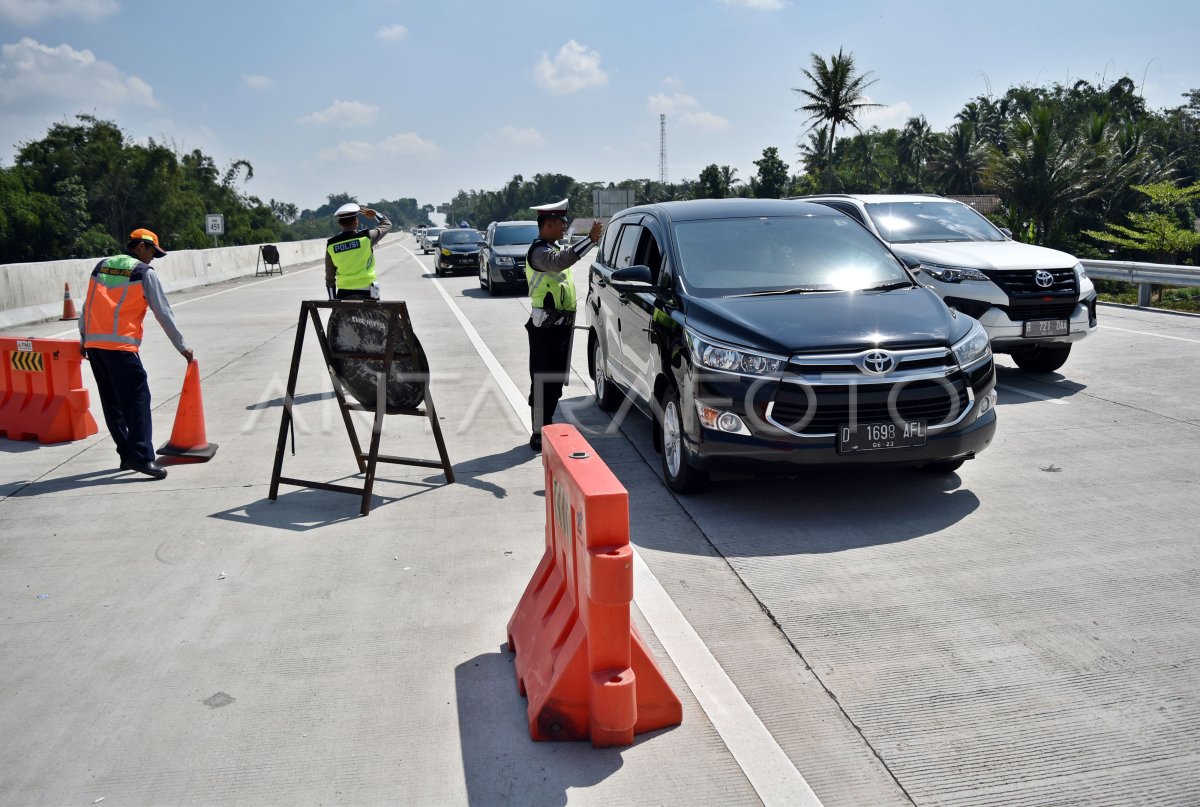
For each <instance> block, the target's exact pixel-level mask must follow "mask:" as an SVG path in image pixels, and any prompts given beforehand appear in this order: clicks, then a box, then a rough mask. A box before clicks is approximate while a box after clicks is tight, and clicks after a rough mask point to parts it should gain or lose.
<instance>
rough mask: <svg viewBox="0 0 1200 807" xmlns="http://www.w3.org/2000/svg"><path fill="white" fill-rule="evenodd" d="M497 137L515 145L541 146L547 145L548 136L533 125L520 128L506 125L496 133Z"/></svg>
mask: <svg viewBox="0 0 1200 807" xmlns="http://www.w3.org/2000/svg"><path fill="white" fill-rule="evenodd" d="M495 137H497V138H499V139H501V140H504V141H506V142H508V143H511V144H512V145H514V146H529V147H532V148H541V147H542V146H544V145H546V138H544V137H542V133H541V132H539V131H538V130H537V129H534V128H533V127H532V126H531V127H529V128H527V129H518V128H517V127H515V126H504V127H502V128H501V129H499V130H498V131H497V132H496V133H495Z"/></svg>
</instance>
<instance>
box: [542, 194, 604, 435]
mask: <svg viewBox="0 0 1200 807" xmlns="http://www.w3.org/2000/svg"><path fill="white" fill-rule="evenodd" d="M567 201H568V200H566V199H563V200H562V201H561V202H554V203H551V204H546V205H538V206H537V207H533V208H531V209H532V210H535V211H537V222H538V237H537V240H536V241H534V242H533V243H532V244H531V245H530V246H529V252H528V253H527V254H526V256H525V279H526V280H527V281H528V283H529V304H530V307H531V308H532V312H531V314H530V317H529V321H528V322H526V323H525V330H526V331H528V332H529V380H530V388H529V406H530V407H531V408H532V410H533V422H532V424H531V425H532V427H533V436H532V437H530V438H529V447H530V448H532V449H533V450H534V451H541V450H542V426H545V425H548V424H550V423H553V422H554V410H555V409H557V408H558V399H559V398H561V397H562V391H563V385H564V384H565V383H566V381H567V374H568V373H569V372H570V370H571V335H572V332H573V331H574V328H575V278H574V276H573V275H572V273H571V267H572V266H574V265H575V263H576V262H578V261H579V259H580V258H582V257H583V256H584V255H585V254H587V251H588V250H589V249H591V248H592V247H593V246H595V245H596V244H597V243H599V241H600V221H599V220H596V221H593V222H592V228H591V230H590V231H589V232H588V236H587V238H581V239H580V240H579V241H577V242H575V243H574V244H572V245H571V246H569V247H567V248H566V249H559V247H558V241H559V240H561V239H562V237H563V234H564V233H565V232H566V229H567Z"/></svg>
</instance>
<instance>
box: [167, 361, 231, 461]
mask: <svg viewBox="0 0 1200 807" xmlns="http://www.w3.org/2000/svg"><path fill="white" fill-rule="evenodd" d="M158 453H159V454H165V455H166V456H168V457H190V458H192V459H196V460H201V461H207V460H211V459H212V458H213V455H214V454H216V453H217V444H216V443H210V442H208V437H207V436H206V435H205V433H204V399H203V398H202V397H201V396H200V365H199V364H197V363H196V360H195V359H192V360H191V361H190V362H188V368H187V373H186V374H185V375H184V376H183V392H181V393H180V394H179V408H178V409H176V410H175V428H174V429H172V430H171V440H170V442H168V443H167V444H165V445H163V446H160V447H159V449H158Z"/></svg>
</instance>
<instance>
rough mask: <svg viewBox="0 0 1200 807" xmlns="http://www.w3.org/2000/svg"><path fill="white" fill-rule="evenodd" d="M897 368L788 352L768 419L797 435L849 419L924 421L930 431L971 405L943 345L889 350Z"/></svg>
mask: <svg viewBox="0 0 1200 807" xmlns="http://www.w3.org/2000/svg"><path fill="white" fill-rule="evenodd" d="M888 352H889V353H890V354H891V355H892V356H893V357H894V358H895V359H896V368H895V370H893V371H892V372H891V373H889V374H888V375H886V376H881V377H875V376H869V375H867V374H865V373H864V372H863V371H862V370H861V369H860V367H859V363H860V362H858V361H856V360H857V359H859V358H860V357H861V356H862V355H863V354H861V353H859V354H844V355H821V356H804V355H797V356H793V357H792V358H791V359H790V360H789V362H788V366H787V371H786V372H785V374H784V376H783V379H782V381H781V383H780V384H779V387H778V388H777V390H776V392H775V397H774V399H773V401H772V402H771V405H770V409H769V411H768V416H767V419H768V420H769V421H770V422H771V423H773V424H774V425H775V426H777V427H779V428H781V429H783V430H784V431H787V432H789V433H791V434H795V435H798V436H801V437H826V436H829V435H833V434H835V433H836V432H837V430H838V428H839V427H840V426H845V425H848V424H851V423H891V422H894V421H896V420H899V421H909V420H924V421H926V423H927V424H928V426H929V427H930V429H931V430H932V431H937V430H939V429H941V428H945V427H947V426H950V425H953V424H954V423H957V422H958V421H959V420H961V419H962V418H963V417H965V416H966V414H967V412H968V410H969V409H970V407H971V403H972V400H973V399H972V394H971V390H970V387H969V386H968V383H967V379H966V377H965V376H964V375H963V373H962V371H961V370H959V369H958V365H957V363H956V362H955V361H954V357H953V354H952V353H951V352H950V351H949V350H946V349H945V348H937V349H926V350H911V351H888Z"/></svg>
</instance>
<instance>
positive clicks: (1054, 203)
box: [987, 106, 1103, 244]
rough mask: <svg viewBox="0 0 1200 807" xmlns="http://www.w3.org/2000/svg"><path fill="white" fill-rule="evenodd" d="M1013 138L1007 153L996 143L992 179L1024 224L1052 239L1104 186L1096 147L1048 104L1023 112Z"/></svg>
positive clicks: (991, 160)
mask: <svg viewBox="0 0 1200 807" xmlns="http://www.w3.org/2000/svg"><path fill="white" fill-rule="evenodd" d="M1007 140H1008V152H1007V153H1005V152H1002V151H1000V150H999V149H997V148H996V147H995V146H991V147H990V157H989V163H988V169H987V180H988V184H989V185H990V186H991V187H992V188H993V189H994V190H995V191H996V193H998V194H999V195H1000V198H1001V199H1003V200H1004V201H1005V202H1006V203H1007V204H1008V205H1010V207H1011V208H1012V209H1013V211H1014V212H1015V214H1016V216H1017V218H1018V220H1019V221H1020V222H1021V223H1022V224H1023V223H1024V222H1028V223H1030V224H1032V225H1033V234H1034V240H1035V241H1036V242H1037V243H1039V244H1042V243H1046V242H1047V240H1050V239H1052V238H1053V237H1054V228H1055V225H1056V224H1057V223H1058V222H1059V220H1060V219H1062V218H1063V217H1064V216H1065V215H1066V214H1067V213H1068V211H1070V210H1072V209H1073V208H1074V207H1075V206H1077V205H1078V204H1079V203H1080V202H1081V201H1083V200H1085V199H1089V198H1092V197H1094V196H1096V195H1097V194H1099V193H1100V192H1101V191H1102V189H1103V186H1102V183H1101V181H1100V180H1101V179H1102V177H1099V176H1098V175H1097V173H1096V170H1095V165H1096V163H1095V159H1094V157H1095V153H1094V151H1093V150H1092V149H1090V148H1088V146H1087V144H1086V142H1085V141H1084V138H1083V137H1081V136H1080V133H1079V130H1078V129H1074V128H1071V127H1070V125H1069V124H1065V125H1064V124H1060V123H1058V122H1057V121H1056V117H1055V114H1054V111H1053V110H1052V109H1051V108H1050V107H1045V106H1035V107H1033V108H1032V109H1031V110H1030V111H1029V112H1028V113H1026V114H1024V115H1021V116H1018V117H1017V119H1016V120H1014V121H1013V123H1012V125H1011V126H1010V128H1009V131H1008V133H1007ZM1014 229H1016V228H1014Z"/></svg>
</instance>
